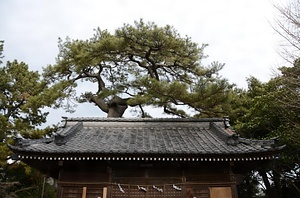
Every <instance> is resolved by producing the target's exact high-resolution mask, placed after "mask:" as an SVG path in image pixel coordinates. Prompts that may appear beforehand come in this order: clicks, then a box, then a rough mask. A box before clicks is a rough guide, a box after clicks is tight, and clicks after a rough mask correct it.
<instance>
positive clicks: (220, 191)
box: [209, 187, 232, 198]
mask: <svg viewBox="0 0 300 198" xmlns="http://www.w3.org/2000/svg"><path fill="white" fill-rule="evenodd" d="M209 194H210V197H211V198H219V197H222V198H232V192H231V187H213V188H209Z"/></svg>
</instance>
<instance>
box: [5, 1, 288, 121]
mask: <svg viewBox="0 0 300 198" xmlns="http://www.w3.org/2000/svg"><path fill="white" fill-rule="evenodd" d="M274 2H275V3H276V4H277V3H278V2H284V0H282V1H280V0H184V1H183V0H151V1H145V0H144V1H143V0H105V1H104V0H0V40H4V41H5V43H4V55H5V59H4V60H5V61H6V60H14V59H17V60H18V61H24V62H25V63H27V64H28V65H29V67H30V69H31V70H39V71H41V68H42V67H45V66H47V65H48V64H53V63H54V62H55V57H56V56H57V54H58V48H57V44H58V37H61V38H63V39H64V38H66V37H67V36H69V37H70V38H71V39H88V38H90V37H92V36H93V33H94V29H96V28H97V27H100V28H101V29H108V30H109V31H111V32H113V31H114V30H115V29H117V28H119V27H121V26H123V24H124V23H130V24H133V22H134V21H135V20H139V19H140V18H143V19H144V21H151V22H152V21H153V22H155V23H156V24H158V25H160V26H164V25H166V24H169V25H172V26H174V28H175V29H177V30H178V32H179V33H180V34H181V35H182V36H185V35H188V36H190V37H191V38H192V41H194V42H197V43H199V44H200V45H201V44H202V43H207V44H209V46H208V47H207V48H206V50H205V53H206V54H207V55H209V58H208V59H207V60H205V61H204V62H205V63H207V64H208V63H209V62H212V61H219V62H221V63H225V64H226V65H225V68H224V69H223V70H222V72H221V74H222V76H223V77H225V78H227V79H229V81H230V82H232V83H236V84H237V85H238V87H243V88H246V87H247V83H246V78H247V77H250V76H254V77H256V78H258V79H260V80H261V81H267V80H269V79H270V78H271V77H272V75H273V70H274V68H277V67H279V66H282V65H283V64H284V62H283V61H282V59H281V58H280V56H279V55H278V54H277V51H278V50H279V36H278V35H277V34H276V33H275V31H274V30H273V29H272V27H271V25H270V23H271V24H272V23H273V21H274V16H275V15H276V10H275V8H274V7H273V4H274ZM90 107H91V105H89V104H86V105H80V107H79V108H78V110H77V111H76V113H75V114H72V115H71V116H104V114H102V113H101V112H100V111H99V110H98V109H97V108H95V107H92V109H93V110H91V108H90ZM65 114H66V113H64V112H63V111H56V112H55V113H51V114H50V119H53V120H55V121H57V122H58V121H60V119H61V118H60V116H61V115H65ZM55 121H54V122H55Z"/></svg>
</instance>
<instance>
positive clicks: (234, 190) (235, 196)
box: [229, 162, 238, 198]
mask: <svg viewBox="0 0 300 198" xmlns="http://www.w3.org/2000/svg"><path fill="white" fill-rule="evenodd" d="M233 166H234V163H233V162H230V163H229V177H230V181H231V182H234V184H233V185H231V191H232V198H238V192H237V187H236V179H235V175H234V173H233V171H232V167H233Z"/></svg>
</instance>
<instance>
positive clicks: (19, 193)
mask: <svg viewBox="0 0 300 198" xmlns="http://www.w3.org/2000/svg"><path fill="white" fill-rule="evenodd" d="M2 52H3V41H2V42H1V43H0V57H1V58H0V64H1V66H0V76H1V78H0V112H1V114H0V166H1V169H0V175H1V177H0V186H1V188H0V196H1V197H31V195H33V196H34V193H37V192H38V191H39V189H40V188H39V187H38V185H39V184H40V183H38V181H40V178H42V175H41V174H29V173H34V172H35V171H34V170H32V169H30V168H29V167H27V166H26V165H24V164H23V163H20V164H18V165H9V164H8V163H7V160H8V159H9V156H10V154H11V153H10V151H9V149H8V148H7V146H6V144H7V143H8V142H9V141H10V140H11V138H12V136H13V135H15V134H18V133H21V134H22V135H23V136H24V137H32V138H38V137H41V136H42V135H43V134H45V133H47V132H51V131H52V130H53V129H51V128H49V127H48V128H46V129H45V130H39V129H36V126H39V125H40V124H42V123H44V122H46V116H47V114H48V113H46V112H43V111H42V108H43V107H44V106H45V105H46V104H47V105H51V102H50V100H49V97H46V98H45V99H44V100H37V97H38V98H39V99H41V96H45V95H43V94H42V93H43V92H44V91H45V93H48V92H49V90H48V89H47V85H46V83H45V82H43V81H42V80H41V79H40V75H39V74H38V72H33V71H29V69H28V65H27V64H25V63H24V62H18V61H16V60H15V61H13V62H10V61H8V62H7V63H6V65H4V66H2V58H3V56H2ZM25 170H27V171H25ZM29 195H30V196H29ZM52 195H53V193H52Z"/></svg>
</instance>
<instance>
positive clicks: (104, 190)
mask: <svg viewBox="0 0 300 198" xmlns="http://www.w3.org/2000/svg"><path fill="white" fill-rule="evenodd" d="M102 198H107V187H104V188H103V195H102Z"/></svg>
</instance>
